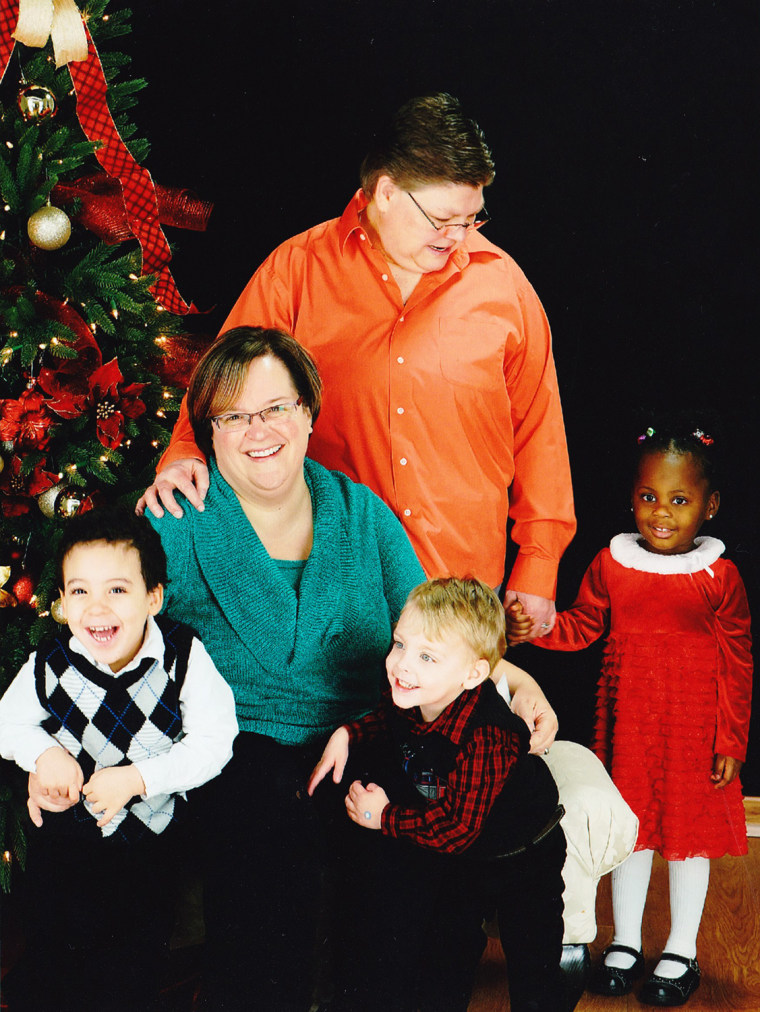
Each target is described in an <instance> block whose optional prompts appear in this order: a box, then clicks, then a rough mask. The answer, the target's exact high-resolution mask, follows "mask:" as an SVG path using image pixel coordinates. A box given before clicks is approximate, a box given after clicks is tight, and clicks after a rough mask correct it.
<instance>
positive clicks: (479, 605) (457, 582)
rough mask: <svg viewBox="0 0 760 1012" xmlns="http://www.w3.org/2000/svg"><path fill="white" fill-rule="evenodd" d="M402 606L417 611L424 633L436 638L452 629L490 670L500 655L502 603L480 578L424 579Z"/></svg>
mask: <svg viewBox="0 0 760 1012" xmlns="http://www.w3.org/2000/svg"><path fill="white" fill-rule="evenodd" d="M404 607H405V608H409V607H414V608H416V609H417V610H418V611H419V613H420V617H421V619H422V628H423V630H424V632H425V635H426V636H429V637H431V638H435V639H440V638H441V637H442V636H445V635H446V634H447V633H449V632H455V633H456V634H457V635H459V636H461V637H462V639H463V640H464V642H465V643H466V644H467V645H468V646H469V647H471V649H472V651H473V652H474V653H475V654H476V656H477V657H478V659H480V658H484V659H485V660H487V661H488V663H489V665H490V668H491V670H492V671H493V669H494V666H495V665H496V664H497V663H498V661H499V660H500V659H501V658H502V657H503V656H504V651H505V650H506V648H507V641H506V635H505V621H504V606H503V605H502V603H501V601H500V600H499V598H498V597H497V596H496V594H495V593H494V591H493V590H491V588H490V587H489V586H487V585H486V584H485V583H483V582H482V581H481V580H476V579H474V578H473V577H463V578H458V577H454V576H449V577H446V578H442V579H438V580H427V581H426V582H425V583H421V584H420V585H419V586H417V587H415V588H414V590H413V591H412V592H411V594H410V595H409V597H408V598H407V599H406V604H405V605H404Z"/></svg>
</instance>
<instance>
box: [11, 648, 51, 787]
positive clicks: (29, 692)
mask: <svg viewBox="0 0 760 1012" xmlns="http://www.w3.org/2000/svg"><path fill="white" fill-rule="evenodd" d="M34 659H35V654H32V655H31V657H30V658H29V660H28V661H27V662H26V663H25V664H24V666H23V667H22V668H21V670H20V671H19V673H18V674H17V675H16V677H15V678H14V679H13V681H12V682H11V684H10V685H9V686H8V688H7V689H6V691H5V693H4V695H3V697H2V698H1V699H0V755H1V756H2V757H3V759H10V760H12V761H13V762H15V763H16V765H17V766H20V767H21V769H22V770H26V771H27V773H36V771H37V760H38V759H39V757H40V756H41V755H42V753H43V752H46V751H47V750H48V749H49V748H51V746H54V745H55V746H58V748H62V747H63V746H61V745H59V744H58V742H57V741H56V740H55V738H53V736H52V735H50V734H48V733H47V731H44V730H43V729H42V727H41V724H42V721H43V720H45V718H46V717H49V716H50V714H49V713H48V712H47V710H46V709H45V708H44V707H43V706H42V704H41V703H40V701H39V698H38V697H37V690H36V689H35V687H34Z"/></svg>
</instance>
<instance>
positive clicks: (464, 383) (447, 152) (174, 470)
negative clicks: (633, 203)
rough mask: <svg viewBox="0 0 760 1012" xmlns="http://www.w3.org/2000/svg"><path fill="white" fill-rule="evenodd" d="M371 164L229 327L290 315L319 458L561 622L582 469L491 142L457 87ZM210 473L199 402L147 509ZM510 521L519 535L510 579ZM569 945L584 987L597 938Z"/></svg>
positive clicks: (292, 247) (412, 115) (265, 268)
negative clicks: (493, 187) (576, 479)
mask: <svg viewBox="0 0 760 1012" xmlns="http://www.w3.org/2000/svg"><path fill="white" fill-rule="evenodd" d="M360 178H361V188H360V189H359V190H358V191H357V192H356V193H355V194H354V196H353V198H352V199H351V201H350V202H349V204H348V206H347V207H346V209H345V211H344V212H343V214H342V216H341V217H340V218H335V219H332V220H330V221H327V222H323V223H322V224H319V225H316V226H315V227H313V228H311V229H309V230H307V231H306V232H303V233H301V234H300V235H297V236H295V237H293V238H292V239H289V240H287V241H286V242H284V243H283V244H282V245H280V246H279V247H278V248H277V249H276V250H275V251H274V252H273V253H272V254H271V255H270V256H269V257H267V259H266V260H265V261H264V263H263V264H262V265H261V266H260V267H259V269H258V270H257V271H256V273H255V274H254V275H253V277H252V278H251V280H250V282H249V283H248V285H247V286H246V288H245V289H244V291H243V292H242V294H241V295H240V297H239V299H238V301H237V302H236V304H235V305H234V306H233V308H232V311H231V313H230V315H229V316H228V318H227V320H226V321H225V323H224V326H223V328H222V333H224V332H225V331H227V330H229V329H231V328H233V327H238V326H244V325H253V326H262V327H273V328H278V329H280V330H284V331H286V332H288V333H290V334H292V335H293V336H294V337H295V338H296V339H297V340H298V341H299V342H300V343H301V344H302V345H303V346H304V347H306V348H307V349H308V350H309V352H310V353H311V355H312V356H313V357H314V359H315V361H316V362H317V365H318V367H319V370H320V373H321V375H322V377H323V381H324V396H323V404H322V413H321V415H320V424H319V427H318V430H315V431H314V433H313V434H312V436H311V439H310V442H309V449H308V455H309V456H310V457H311V458H313V459H314V460H316V461H317V462H319V463H320V464H322V465H324V466H325V467H327V468H328V469H331V470H336V471H342V472H343V473H344V474H346V475H348V477H349V478H351V479H353V480H354V481H358V482H361V483H363V484H365V485H368V486H369V487H370V488H371V489H372V490H373V491H374V492H375V493H377V495H379V496H380V497H381V498H382V499H383V500H384V501H385V502H386V503H387V504H388V505H389V506H390V508H391V509H392V510H393V511H394V513H395V514H396V515H397V516H398V518H399V519H400V521H401V523H402V524H403V527H404V529H405V531H406V533H407V535H408V537H409V540H410V541H411V543H412V546H413V547H414V550H415V552H416V554H417V557H418V558H419V560H420V562H421V564H422V567H423V569H424V570H425V573H426V575H427V576H428V578H436V577H441V576H450V575H452V574H457V573H459V574H462V573H467V574H470V575H472V576H475V577H477V578H478V579H480V580H482V581H483V582H485V583H487V584H488V585H489V586H491V587H493V588H495V589H497V588H498V589H501V590H503V588H504V587H506V589H505V590H503V593H502V598H503V600H504V603H505V605H509V604H510V603H511V602H513V601H514V600H519V601H520V603H521V605H522V607H523V609H524V611H525V612H526V613H527V614H528V615H529V616H530V617H531V618H532V619H533V622H534V625H533V629H534V630H535V635H539V636H541V635H545V634H546V633H548V632H549V631H550V630H551V629H552V627H553V625H554V620H555V608H554V597H555V592H556V582H557V569H558V567H559V560H560V558H561V556H562V553H563V551H564V550H565V548H566V547H567V545H568V544H569V542H570V540H571V539H572V537H573V534H574V533H575V515H574V511H573V495H572V485H571V480H570V467H569V461H568V455H567V444H566V440H565V430H564V423H563V420H562V409H561V405H560V397H559V390H558V385H557V376H556V371H555V367H554V360H553V357H552V350H551V333H550V330H549V324H548V321H547V319H546V315H545V313H544V310H543V307H542V306H541V303H540V301H539V299H538V296H537V295H536V293H535V292H534V290H533V288H532V287H531V285H530V283H529V281H528V280H527V278H526V277H525V275H524V274H523V272H522V271H521V269H520V268H519V266H518V265H517V264H516V263H515V261H514V260H513V259H512V258H511V257H510V256H509V255H508V254H507V253H505V252H504V251H503V250H501V249H499V247H497V246H495V245H494V244H493V243H491V242H489V241H488V239H486V238H485V236H484V235H483V234H482V232H481V227H482V226H483V225H484V224H485V223H486V221H487V212H486V209H485V204H484V199H483V191H484V188H485V187H486V186H488V185H490V183H491V182H492V181H493V178H494V163H493V159H492V157H491V152H490V150H489V148H488V146H487V145H486V142H485V138H484V136H483V133H482V131H481V129H480V127H479V126H478V124H477V123H476V122H475V121H474V120H472V119H470V118H469V117H468V116H467V115H466V114H465V112H464V111H463V109H462V107H461V105H460V103H459V101H458V100H457V99H455V98H453V97H452V96H451V95H448V94H445V93H439V94H435V95H429V96H424V97H421V98H415V99H412V100H411V101H409V102H407V103H406V104H405V105H404V106H402V108H401V109H400V110H399V111H398V112H397V113H396V115H395V116H394V117H393V119H392V120H391V122H390V124H389V125H388V127H387V128H386V129H385V130H384V131H382V132H378V133H377V135H376V136H375V139H374V142H373V146H372V149H371V150H370V152H369V154H368V155H367V156H366V158H365V159H364V161H363V163H362V166H361V170H360ZM265 407H266V405H265V404H261V405H251V406H250V408H251V410H253V409H254V408H257V409H262V408H265ZM208 482H209V479H208V469H207V467H206V463H205V460H204V459H203V454H202V453H201V451H200V450H199V449H198V447H197V446H196V444H195V441H194V439H193V433H192V428H191V426H190V423H189V420H188V415H187V409H186V406H185V404H184V403H183V406H182V409H181V411H180V416H179V419H178V421H177V424H176V425H175V428H174V432H173V434H172V439H171V442H170V445H169V447H168V449H167V450H166V452H165V453H164V455H163V457H162V458H161V461H160V462H159V468H158V475H157V477H156V480H155V482H154V483H153V484H152V485H151V486H150V487H149V488H148V489H147V490H146V492H145V494H144V496H143V497H142V499H141V500H140V502H139V503H138V511H140V512H142V511H144V510H145V509H146V508H148V509H150V510H151V512H153V513H154V514H155V515H156V516H162V515H163V511H164V509H167V510H168V511H169V512H170V513H172V514H173V515H175V516H181V515H182V508H181V507H180V505H179V504H178V502H177V500H176V499H175V497H174V492H175V490H177V491H179V492H181V493H182V494H183V495H184V496H185V497H186V499H187V501H188V502H189V503H190V504H191V505H192V506H194V507H195V508H196V509H199V510H202V509H203V508H204V504H203V500H204V497H205V495H206V492H207V490H208ZM508 518H511V519H512V521H513V527H512V538H513V540H514V541H515V543H516V544H517V545H518V546H519V551H518V554H517V558H516V560H515V563H514V566H513V568H512V571H511V573H510V574H509V577H508V579H507V578H506V577H505V558H506V548H507V520H508ZM518 675H519V679H518V678H517V676H518ZM501 681H502V682H503V683H507V682H508V683H509V686H508V688H509V690H510V692H511V693H512V695H513V708H514V710H515V712H516V713H518V714H519V716H521V717H523V719H525V720H526V722H527V723H528V725H529V727H530V729H531V730H532V731H533V732H534V733H533V736H532V738H531V751H539V752H544V751H545V750H547V746H549V745H550V744H551V742H552V741H553V739H554V735H555V734H556V730H557V718H556V715H555V714H554V711H553V710H552V709H551V707H550V706H549V703H548V701H547V700H546V697H545V696H544V694H543V693H542V692H541V689H540V687H539V686H538V685H537V683H536V682H535V681H534V680H533V679H531V678H530V676H529V675H527V673H525V672H521V671H520V670H519V669H516V668H514V667H512V669H511V673H510V676H508V677H505V678H503V679H502V680H501ZM499 688H500V691H501V692H502V693H503V694H504V695H505V696H508V695H509V693H508V692H507V691H506V684H505V685H502V684H500V686H499ZM566 949H567V956H568V959H569V960H570V962H569V963H568V964H566V965H567V966H568V967H569V968H571V973H572V975H573V978H574V979H575V978H577V980H575V983H576V985H577V986H578V988H580V989H582V977H583V975H584V974H585V970H586V966H587V964H588V950H587V948H586V946H585V945H581V946H579V945H568V946H566ZM578 949H582V950H583V952H582V960H581V962H580V964H578V965H576V950H578ZM563 962H564V958H563ZM578 993H579V991H578ZM573 1003H574V1002H570V1003H569V1006H568V1007H572V1004H573Z"/></svg>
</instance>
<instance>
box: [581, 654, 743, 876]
mask: <svg viewBox="0 0 760 1012" xmlns="http://www.w3.org/2000/svg"><path fill="white" fill-rule="evenodd" d="M672 640H673V641H674V642H672V643H671V644H670V648H669V652H668V657H667V677H666V678H663V676H662V667H663V657H662V650H661V644H660V643H658V642H657V640H656V639H655V640H653V639H652V638H651V637H648V636H646V635H639V636H634V635H629V636H627V637H625V638H623V639H620V638H617V637H614V636H611V637H610V640H609V642H608V644H607V647H606V650H605V658H604V666H603V673H602V677H601V680H600V683H599V692H598V696H597V712H596V727H595V733H594V741H593V747H594V751H595V752H596V753H597V755H598V756H599V758H600V759H601V760H602V762H604V763H605V765H606V766H607V768H608V770H609V771H610V774H611V776H612V779H613V781H614V783H615V785H616V786H617V788H618V790H619V791H620V793H621V794H622V795H623V797H624V798H625V800H626V801H627V802H628V804H629V805H630V806H631V808H632V809H633V811H634V812H635V814H636V815H637V816H638V819H639V836H638V840H637V844H636V846H637V849H639V850H642V849H651V850H656V851H658V853H660V854H661V855H662V856H663V857H664V858H666V859H667V860H683V859H684V858H687V857H695V856H702V857H711V858H712V857H721V856H723V855H724V854H733V855H739V854H746V852H747V841H746V833H747V831H746V826H745V820H744V807H743V804H742V795H741V787H740V784H739V781H738V779H737V780H735V781H734V782H733V783H731V784H729V785H728V786H727V787H725V788H721V789H720V790H716V789H715V787H714V786H713V784H712V782H711V780H710V774H711V772H712V763H713V755H714V739H715V709H716V698H717V681H716V677H715V646H714V644H711V643H709V641H708V642H707V643H705V638H704V637H690V636H674V637H672Z"/></svg>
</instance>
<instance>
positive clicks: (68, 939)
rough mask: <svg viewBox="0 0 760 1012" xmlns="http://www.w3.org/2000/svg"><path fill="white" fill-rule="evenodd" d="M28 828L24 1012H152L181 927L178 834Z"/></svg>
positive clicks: (14, 998)
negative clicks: (136, 835) (127, 839)
mask: <svg viewBox="0 0 760 1012" xmlns="http://www.w3.org/2000/svg"><path fill="white" fill-rule="evenodd" d="M78 807H79V809H80V821H78V822H75V816H74V810H73V809H72V810H70V811H69V812H64V813H57V814H53V813H50V812H43V819H44V822H43V826H42V828H40V829H37V828H36V827H34V826H32V825H31V823H30V824H29V831H28V853H27V863H26V871H25V874H24V876H23V880H22V884H21V889H22V903H23V910H24V920H25V925H24V929H25V937H26V945H25V951H24V956H23V957H22V959H21V961H20V963H19V965H18V966H17V967H16V968H15V969H14V972H13V974H12V979H11V981H10V983H9V987H8V997H9V1002H10V1008H11V1009H12V1010H18V1012H27V1010H28V1012H32V1010H34V1012H53V1010H55V1012H135V1010H136V1009H140V1010H145V1012H149V1010H152V1009H153V1008H154V1007H155V1003H156V1001H157V997H158V988H159V982H160V979H161V974H162V971H163V969H164V960H165V958H166V955H167V951H168V943H169V938H170V936H171V932H172V928H173V925H174V913H175V905H176V882H177V868H178V862H179V860H180V857H181V842H182V841H181V830H179V829H178V828H177V827H176V826H174V825H172V826H170V827H169V828H167V829H166V830H165V831H164V832H163V833H161V834H159V835H158V836H156V835H155V834H153V833H151V832H147V833H146V834H145V835H144V837H143V838H142V839H141V840H139V841H138V842H136V843H132V844H126V843H124V842H123V841H122V840H120V839H118V838H114V837H103V836H102V835H101V832H100V830H99V829H98V828H97V826H96V825H95V820H94V819H92V818H91V817H90V816H89V815H87V816H86V817H85V818H84V819H81V806H78Z"/></svg>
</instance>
